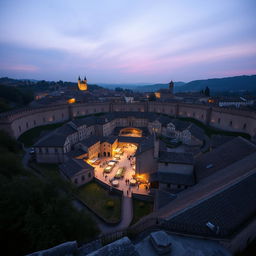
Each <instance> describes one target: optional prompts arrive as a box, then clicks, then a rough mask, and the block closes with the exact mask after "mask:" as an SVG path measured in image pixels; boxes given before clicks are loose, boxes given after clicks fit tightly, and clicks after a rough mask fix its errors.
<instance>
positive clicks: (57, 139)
mask: <svg viewBox="0 0 256 256" xmlns="http://www.w3.org/2000/svg"><path fill="white" fill-rule="evenodd" d="M66 139H67V137H66V136H64V135H60V134H56V133H55V132H53V133H50V134H47V135H46V136H45V137H43V138H42V139H40V140H39V141H38V142H37V143H35V145H34V147H63V146H64V144H65V141H66Z"/></svg>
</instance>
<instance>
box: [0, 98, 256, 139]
mask: <svg viewBox="0 0 256 256" xmlns="http://www.w3.org/2000/svg"><path fill="white" fill-rule="evenodd" d="M119 111H124V112H126V111H129V112H155V113H161V114H168V115H171V116H175V117H187V118H194V119H196V120H198V121H200V122H202V123H204V124H207V125H210V126H212V127H215V128H218V129H222V130H228V131H235V132H244V133H248V134H250V135H251V136H255V135H256V112H255V111H244V110H237V109H226V108H217V107H214V108H211V107H209V106H205V105H195V104H185V103H167V102H138V103H109V102H108V103H80V104H61V105H51V106H46V107H40V108H25V109H20V110H15V111H10V112H5V113H2V114H1V115H0V129H3V130H6V131H8V132H9V133H10V134H11V135H12V136H14V137H15V138H18V137H19V136H20V135H21V134H23V133H24V132H26V131H27V130H30V129H32V128H34V127H37V126H41V125H47V124H53V123H59V122H65V121H68V120H71V119H72V118H74V117H79V116H84V115H89V114H96V113H101V112H119Z"/></svg>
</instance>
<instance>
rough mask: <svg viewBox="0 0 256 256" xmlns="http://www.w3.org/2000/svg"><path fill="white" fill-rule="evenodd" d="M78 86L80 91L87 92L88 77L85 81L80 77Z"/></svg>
mask: <svg viewBox="0 0 256 256" xmlns="http://www.w3.org/2000/svg"><path fill="white" fill-rule="evenodd" d="M77 86H78V90H79V91H87V90H88V86H87V79H86V76H85V77H84V80H81V78H80V76H79V77H78V81H77Z"/></svg>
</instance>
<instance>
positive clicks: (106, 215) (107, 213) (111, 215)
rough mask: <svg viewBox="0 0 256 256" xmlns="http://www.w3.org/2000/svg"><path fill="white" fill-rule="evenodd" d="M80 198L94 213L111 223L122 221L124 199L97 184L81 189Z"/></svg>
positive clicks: (93, 183) (87, 185) (90, 184)
mask: <svg viewBox="0 0 256 256" xmlns="http://www.w3.org/2000/svg"><path fill="white" fill-rule="evenodd" d="M78 196H79V198H80V199H81V200H82V201H84V202H85V204H86V205H88V207H90V208H91V209H92V210H93V211H94V212H96V213H97V214H98V215H99V216H100V217H102V218H103V219H104V220H106V221H107V222H109V223H117V222H119V221H120V219H121V206H122V199H121V197H120V196H117V195H113V194H110V193H109V192H108V191H107V190H106V189H104V188H102V187H101V186H100V185H99V184H98V183H96V182H90V183H88V184H85V185H84V186H82V187H81V188H80V189H79V192H78Z"/></svg>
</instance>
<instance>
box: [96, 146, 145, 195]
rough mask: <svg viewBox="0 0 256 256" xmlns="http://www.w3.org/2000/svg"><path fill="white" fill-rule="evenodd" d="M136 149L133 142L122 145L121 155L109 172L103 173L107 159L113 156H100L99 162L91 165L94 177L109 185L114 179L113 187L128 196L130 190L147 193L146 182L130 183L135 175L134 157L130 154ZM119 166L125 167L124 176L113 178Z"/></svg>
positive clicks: (111, 184) (111, 158)
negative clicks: (93, 168)
mask: <svg viewBox="0 0 256 256" xmlns="http://www.w3.org/2000/svg"><path fill="white" fill-rule="evenodd" d="M136 149H137V148H136V146H135V145H133V144H127V145H126V146H125V147H123V148H122V151H123V155H121V156H120V160H118V162H117V163H116V164H115V166H114V168H113V169H112V171H111V172H110V173H104V169H105V168H106V167H107V166H108V165H107V163H108V161H110V160H113V159H114V157H104V158H101V159H100V163H99V164H97V165H93V166H94V167H95V177H96V178H98V179H100V180H101V181H103V182H105V183H107V184H108V185H110V186H114V185H113V181H114V180H115V182H116V183H118V185H116V186H115V187H116V188H117V189H120V190H123V191H124V195H125V196H129V197H130V196H131V192H133V193H138V194H144V195H147V194H148V193H149V187H148V184H146V183H142V182H141V183H140V184H138V183H139V182H137V183H136V184H134V185H131V183H130V181H131V180H132V179H133V176H134V175H135V157H131V156H132V155H134V153H135V152H136ZM129 158H130V159H129ZM121 167H125V173H124V177H123V178H119V179H116V178H114V176H115V174H116V172H117V170H118V169H119V168H121ZM127 180H129V182H127ZM115 182H114V183H115Z"/></svg>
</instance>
